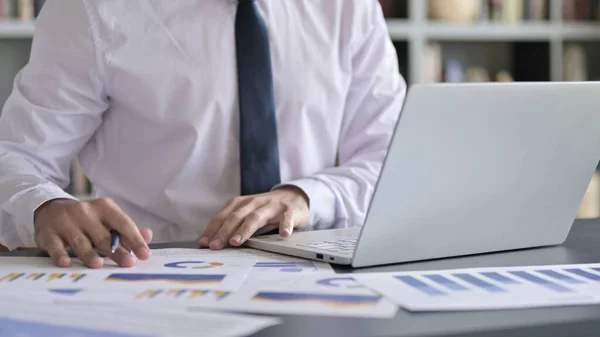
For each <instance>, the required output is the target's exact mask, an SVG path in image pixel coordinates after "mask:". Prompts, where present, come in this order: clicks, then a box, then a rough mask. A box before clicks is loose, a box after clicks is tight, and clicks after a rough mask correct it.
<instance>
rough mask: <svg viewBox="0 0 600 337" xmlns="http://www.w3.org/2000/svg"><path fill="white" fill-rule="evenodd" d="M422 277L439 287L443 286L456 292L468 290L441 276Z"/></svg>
mask: <svg viewBox="0 0 600 337" xmlns="http://www.w3.org/2000/svg"><path fill="white" fill-rule="evenodd" d="M423 276H425V277H426V278H428V279H430V280H432V281H433V282H435V283H437V284H439V285H441V286H444V287H446V288H448V289H450V290H456V291H465V290H469V288H467V287H465V286H463V285H461V284H459V283H456V282H454V281H452V280H451V279H449V278H447V277H444V276H442V275H423Z"/></svg>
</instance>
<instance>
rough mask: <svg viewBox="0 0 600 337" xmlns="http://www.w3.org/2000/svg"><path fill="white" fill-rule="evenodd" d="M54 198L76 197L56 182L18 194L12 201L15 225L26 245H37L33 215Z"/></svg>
mask: <svg viewBox="0 0 600 337" xmlns="http://www.w3.org/2000/svg"><path fill="white" fill-rule="evenodd" d="M54 199H71V200H76V198H75V197H73V196H72V195H70V194H69V193H67V192H65V191H64V190H63V189H61V188H60V187H58V186H56V185H54V184H50V183H48V184H44V185H41V186H38V187H36V188H34V189H31V190H29V191H26V192H24V193H23V194H20V195H17V196H16V197H15V198H14V199H13V200H12V202H11V204H12V209H13V211H14V212H13V214H14V216H15V227H16V228H17V232H18V233H19V237H20V239H21V241H22V242H23V244H24V245H25V247H31V248H33V247H36V246H37V244H36V243H35V230H34V222H33V216H34V213H35V211H36V210H37V209H38V207H40V206H41V205H42V204H44V203H46V202H48V201H50V200H54Z"/></svg>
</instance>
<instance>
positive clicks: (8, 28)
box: [0, 20, 35, 39]
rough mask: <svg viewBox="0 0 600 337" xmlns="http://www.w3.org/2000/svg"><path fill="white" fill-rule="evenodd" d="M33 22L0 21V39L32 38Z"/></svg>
mask: <svg viewBox="0 0 600 337" xmlns="http://www.w3.org/2000/svg"><path fill="white" fill-rule="evenodd" d="M34 28H35V27H34V24H33V22H26V21H21V20H0V38H2V39H28V38H31V37H32V36H33V32H34Z"/></svg>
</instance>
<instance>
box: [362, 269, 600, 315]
mask: <svg viewBox="0 0 600 337" xmlns="http://www.w3.org/2000/svg"><path fill="white" fill-rule="evenodd" d="M353 276H354V277H356V279H357V280H358V281H359V282H361V283H362V284H364V285H366V286H368V287H369V288H371V289H373V290H374V291H377V292H378V293H379V294H381V295H383V296H385V297H387V298H389V299H390V300H392V301H394V303H396V304H397V305H401V306H403V307H404V308H406V309H408V310H411V311H458V310H491V309H515V308H530V307H549V306H566V305H590V304H600V264H575V265H547V266H527V267H505V268H476V269H455V270H440V271H419V272H400V273H373V274H353Z"/></svg>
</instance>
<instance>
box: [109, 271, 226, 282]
mask: <svg viewBox="0 0 600 337" xmlns="http://www.w3.org/2000/svg"><path fill="white" fill-rule="evenodd" d="M226 276H227V275H224V274H163V273H160V274H152V273H122V274H121V273H115V274H110V275H109V276H108V277H106V279H105V281H107V282H119V283H144V282H164V283H174V284H194V285H205V284H218V283H221V282H222V281H223V280H224V279H225V277H226Z"/></svg>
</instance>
